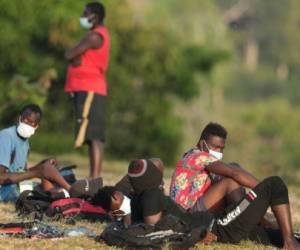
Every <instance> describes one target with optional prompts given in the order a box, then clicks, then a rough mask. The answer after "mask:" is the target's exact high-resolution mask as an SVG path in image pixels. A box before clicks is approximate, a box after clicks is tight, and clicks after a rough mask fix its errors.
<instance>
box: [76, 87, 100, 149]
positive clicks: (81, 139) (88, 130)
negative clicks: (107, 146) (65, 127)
mask: <svg viewBox="0 0 300 250" xmlns="http://www.w3.org/2000/svg"><path fill="white" fill-rule="evenodd" d="M73 99H74V107H75V119H76V123H75V147H80V146H81V145H82V144H83V143H88V142H89V141H91V140H100V141H102V142H104V141H105V102H106V97H105V96H101V95H99V94H96V93H93V92H74V96H73Z"/></svg>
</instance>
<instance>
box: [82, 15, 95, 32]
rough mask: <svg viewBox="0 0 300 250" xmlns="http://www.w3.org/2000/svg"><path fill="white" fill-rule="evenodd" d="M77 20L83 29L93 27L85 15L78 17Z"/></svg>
mask: <svg viewBox="0 0 300 250" xmlns="http://www.w3.org/2000/svg"><path fill="white" fill-rule="evenodd" d="M79 22H80V26H81V27H82V28H84V29H90V28H92V27H93V23H91V22H90V21H89V19H88V18H87V17H80V19H79Z"/></svg>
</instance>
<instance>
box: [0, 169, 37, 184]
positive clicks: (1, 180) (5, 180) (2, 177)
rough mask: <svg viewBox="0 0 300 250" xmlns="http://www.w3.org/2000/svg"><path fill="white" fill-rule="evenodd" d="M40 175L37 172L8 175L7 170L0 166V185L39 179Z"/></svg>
mask: <svg viewBox="0 0 300 250" xmlns="http://www.w3.org/2000/svg"><path fill="white" fill-rule="evenodd" d="M39 177H41V173H40V171H38V170H32V171H26V172H22V173H8V172H7V168H6V167H5V166H3V165H0V185H5V184H14V183H19V182H21V181H24V180H28V179H32V178H39Z"/></svg>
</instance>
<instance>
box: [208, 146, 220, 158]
mask: <svg viewBox="0 0 300 250" xmlns="http://www.w3.org/2000/svg"><path fill="white" fill-rule="evenodd" d="M208 153H209V154H210V155H212V156H213V157H215V158H217V159H218V160H219V161H220V160H222V158H223V153H221V152H218V151H214V150H211V149H209V150H208Z"/></svg>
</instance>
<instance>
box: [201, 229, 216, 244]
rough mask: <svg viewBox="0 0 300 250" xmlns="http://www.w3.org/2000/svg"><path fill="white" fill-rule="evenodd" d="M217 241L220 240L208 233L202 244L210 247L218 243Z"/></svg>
mask: <svg viewBox="0 0 300 250" xmlns="http://www.w3.org/2000/svg"><path fill="white" fill-rule="evenodd" d="M217 239H218V238H217V236H216V235H214V234H213V233H212V232H208V233H207V234H206V236H205V237H204V239H202V240H201V241H200V242H201V243H203V244H204V245H209V244H211V243H212V242H215V241H217Z"/></svg>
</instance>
